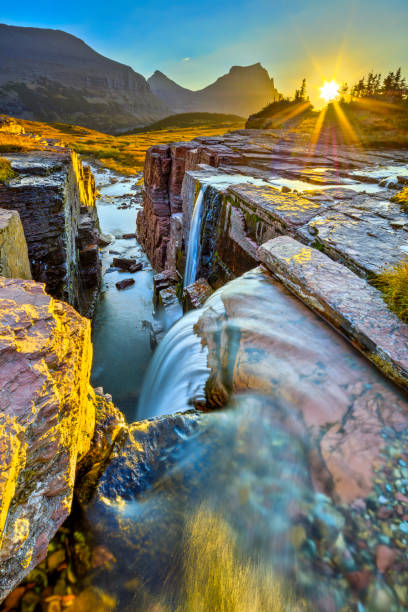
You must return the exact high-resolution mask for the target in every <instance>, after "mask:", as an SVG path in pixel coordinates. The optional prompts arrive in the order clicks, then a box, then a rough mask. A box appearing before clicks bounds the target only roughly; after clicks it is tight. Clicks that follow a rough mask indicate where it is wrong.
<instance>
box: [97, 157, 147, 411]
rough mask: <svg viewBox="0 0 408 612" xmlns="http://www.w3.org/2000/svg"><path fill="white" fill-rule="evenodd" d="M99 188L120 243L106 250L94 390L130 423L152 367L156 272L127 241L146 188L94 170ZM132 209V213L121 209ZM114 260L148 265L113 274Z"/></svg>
mask: <svg viewBox="0 0 408 612" xmlns="http://www.w3.org/2000/svg"><path fill="white" fill-rule="evenodd" d="M92 172H93V174H94V176H95V181H96V187H97V189H98V191H99V193H100V197H99V198H98V200H97V208H98V216H99V223H100V227H101V231H102V232H103V233H104V234H112V235H113V236H114V240H113V241H112V242H111V243H110V244H109V245H108V246H106V247H104V248H103V249H101V256H102V266H103V285H102V294H101V298H100V300H99V304H98V306H97V310H96V314H95V318H94V323H93V334H92V340H93V345H94V359H93V369H92V378H91V380H92V384H93V386H94V387H98V386H102V387H103V388H104V390H105V392H109V393H110V394H111V395H112V398H113V402H114V403H115V405H116V406H118V408H120V410H122V412H123V413H124V414H125V416H126V417H127V419H128V420H129V421H132V420H134V419H135V418H136V415H135V409H136V406H137V404H138V399H139V392H140V388H141V385H142V381H143V378H144V375H145V372H146V368H147V365H148V363H149V361H150V357H151V354H152V350H151V347H150V336H149V329H148V326H146V323H145V322H151V321H152V320H153V302H152V292H153V275H154V271H153V269H152V267H151V265H150V263H149V260H148V259H147V257H146V255H145V254H144V252H143V251H142V248H141V246H140V245H139V243H138V242H137V240H136V238H131V239H123V238H122V236H123V235H124V234H134V233H135V231H136V215H137V211H138V210H139V209H140V207H141V186H140V185H138V184H137V183H138V181H139V180H140V178H141V177H142V173H140V174H138V175H136V176H127V177H125V176H121V175H119V174H116V173H115V172H112V171H111V170H106V169H104V168H100V167H98V166H92ZM124 206H126V208H121V207H124ZM114 257H128V258H133V257H134V258H135V259H136V261H137V262H141V263H142V264H143V268H142V270H140V271H139V272H135V273H133V274H131V273H129V272H121V271H120V270H118V269H117V268H110V266H111V263H112V260H113V258H114ZM124 278H133V279H134V280H135V283H134V285H132V286H131V287H128V288H126V289H124V290H118V289H117V288H116V285H115V284H116V283H117V282H118V281H120V280H123V279H124Z"/></svg>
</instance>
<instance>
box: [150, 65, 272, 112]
mask: <svg viewBox="0 0 408 612" xmlns="http://www.w3.org/2000/svg"><path fill="white" fill-rule="evenodd" d="M148 83H149V85H150V88H151V90H152V91H153V93H154V94H155V95H156V96H157V97H158V98H160V100H162V101H163V102H164V103H165V104H167V105H168V106H169V107H170V108H171V109H172V111H173V112H174V113H184V112H194V111H206V112H211V113H233V114H235V115H240V116H241V117H247V116H248V115H250V114H251V113H254V112H255V111H257V110H259V109H260V108H262V107H264V106H265V105H266V104H269V103H271V102H274V101H275V100H277V99H278V97H279V94H278V91H277V90H276V89H275V85H274V82H273V79H271V78H270V77H269V74H268V72H267V70H265V68H263V66H261V64H259V63H258V64H253V65H252V66H232V68H231V70H230V71H229V73H228V74H224V75H223V76H221V77H219V78H218V79H217V80H216V81H215V82H214V83H211V85H208V86H207V87H204V88H203V89H200V90H197V91H192V90H190V89H186V88H185V87H181V86H180V85H178V84H177V83H175V82H174V81H172V80H171V79H169V78H168V77H167V76H166V75H165V74H163V73H162V72H160V71H159V70H156V72H155V73H154V74H153V75H152V76H151V77H150V78H149V79H148Z"/></svg>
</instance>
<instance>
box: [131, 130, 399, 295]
mask: <svg viewBox="0 0 408 612" xmlns="http://www.w3.org/2000/svg"><path fill="white" fill-rule="evenodd" d="M183 148H184V152H183ZM389 158H390V155H389V154H388V153H381V152H378V151H375V152H374V151H372V152H368V153H366V154H365V155H361V153H360V151H359V150H358V149H357V148H353V147H346V146H338V147H337V149H336V155H335V157H334V156H333V154H332V152H331V151H328V150H327V148H325V146H323V145H322V144H318V145H317V146H311V145H310V135H307V134H302V133H299V134H290V133H289V134H288V133H285V134H283V133H282V134H281V133H279V132H278V133H276V134H275V133H273V132H268V131H262V130H241V131H239V132H234V133H230V134H226V135H224V136H223V137H214V138H198V139H196V140H195V141H192V142H188V143H184V144H183V143H178V144H177V145H168V146H162V147H155V148H154V149H152V150H151V151H149V152H148V154H147V156H146V166H145V177H146V183H145V193H144V210H143V211H142V212H141V213H139V218H138V227H139V235H140V237H141V240H142V243H143V245H144V246H145V249H146V252H147V254H148V256H149V257H150V259H151V260H152V262H153V263H154V265H155V266H156V267H157V268H158V269H159V270H162V269H166V268H170V269H174V267H177V269H178V270H179V272H180V273H182V272H183V266H184V258H185V253H186V250H187V245H188V240H189V227H190V219H191V215H192V210H193V206H194V202H195V200H196V198H197V194H198V192H199V190H200V189H201V187H207V186H208V187H209V188H208V189H207V190H206V192H205V199H206V200H207V201H206V203H205V207H204V208H205V215H204V216H203V220H202V225H201V235H200V239H201V241H202V246H203V249H202V255H203V256H202V261H201V262H200V263H201V268H200V269H199V272H198V275H199V276H200V277H205V278H209V279H210V282H211V284H212V285H213V286H218V285H219V284H222V283H223V282H225V281H226V280H228V279H230V278H233V277H234V276H239V275H240V274H242V273H243V272H245V271H246V270H249V269H251V267H253V266H254V265H256V263H257V262H258V259H257V255H256V249H257V246H260V245H261V244H262V243H263V242H265V241H267V240H269V239H271V238H274V237H276V236H280V235H290V236H292V237H295V238H297V239H298V240H300V241H302V242H304V243H306V244H311V245H313V246H317V247H318V248H320V249H321V250H323V251H324V252H326V253H327V254H328V255H329V256H330V257H331V258H333V259H336V260H339V261H341V262H343V263H345V264H346V265H347V266H348V267H349V268H351V269H352V270H353V271H355V272H356V273H357V274H358V275H360V276H362V277H367V278H372V277H373V276H375V275H377V274H378V273H379V271H380V270H381V269H382V267H384V266H387V265H393V264H395V263H398V262H400V261H401V260H402V259H403V258H404V257H405V256H406V254H407V249H406V244H405V243H406V229H407V227H408V224H407V219H406V215H405V214H404V212H403V211H402V210H401V208H400V206H399V205H398V204H397V203H395V202H392V201H391V195H392V192H389V191H388V190H387V189H385V186H386V185H389V184H391V183H390V181H389V180H385V179H387V177H388V178H389V177H390V172H391V173H392V172H393V173H394V174H395V176H400V177H402V178H404V176H405V175H406V161H407V156H406V153H405V152H403V151H393V153H392V158H393V163H394V164H395V166H390V165H389ZM404 164H405V165H404ZM392 176H394V175H392ZM398 180H399V181H400V182H401V180H400V179H398ZM375 183H377V185H378V186H375ZM180 199H181V201H182V213H183V216H182V219H181V218H180V208H179V202H180ZM180 245H181V247H180Z"/></svg>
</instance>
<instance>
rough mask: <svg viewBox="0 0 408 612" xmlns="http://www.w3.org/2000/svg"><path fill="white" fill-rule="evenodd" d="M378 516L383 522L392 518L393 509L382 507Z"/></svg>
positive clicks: (378, 511)
mask: <svg viewBox="0 0 408 612" xmlns="http://www.w3.org/2000/svg"><path fill="white" fill-rule="evenodd" d="M376 516H377V518H379V519H382V520H384V519H387V518H390V516H392V509H391V508H386V506H381V508H378V510H377V514H376Z"/></svg>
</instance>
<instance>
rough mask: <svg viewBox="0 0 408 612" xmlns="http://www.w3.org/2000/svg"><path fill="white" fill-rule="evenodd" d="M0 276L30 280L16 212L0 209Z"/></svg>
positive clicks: (23, 239)
mask: <svg viewBox="0 0 408 612" xmlns="http://www.w3.org/2000/svg"><path fill="white" fill-rule="evenodd" d="M0 275H1V276H6V277H8V278H22V279H28V280H29V279H31V270H30V262H29V260H28V252H27V243H26V240H25V236H24V231H23V226H22V225H21V221H20V216H19V214H18V212H17V211H8V210H3V209H1V208H0Z"/></svg>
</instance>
